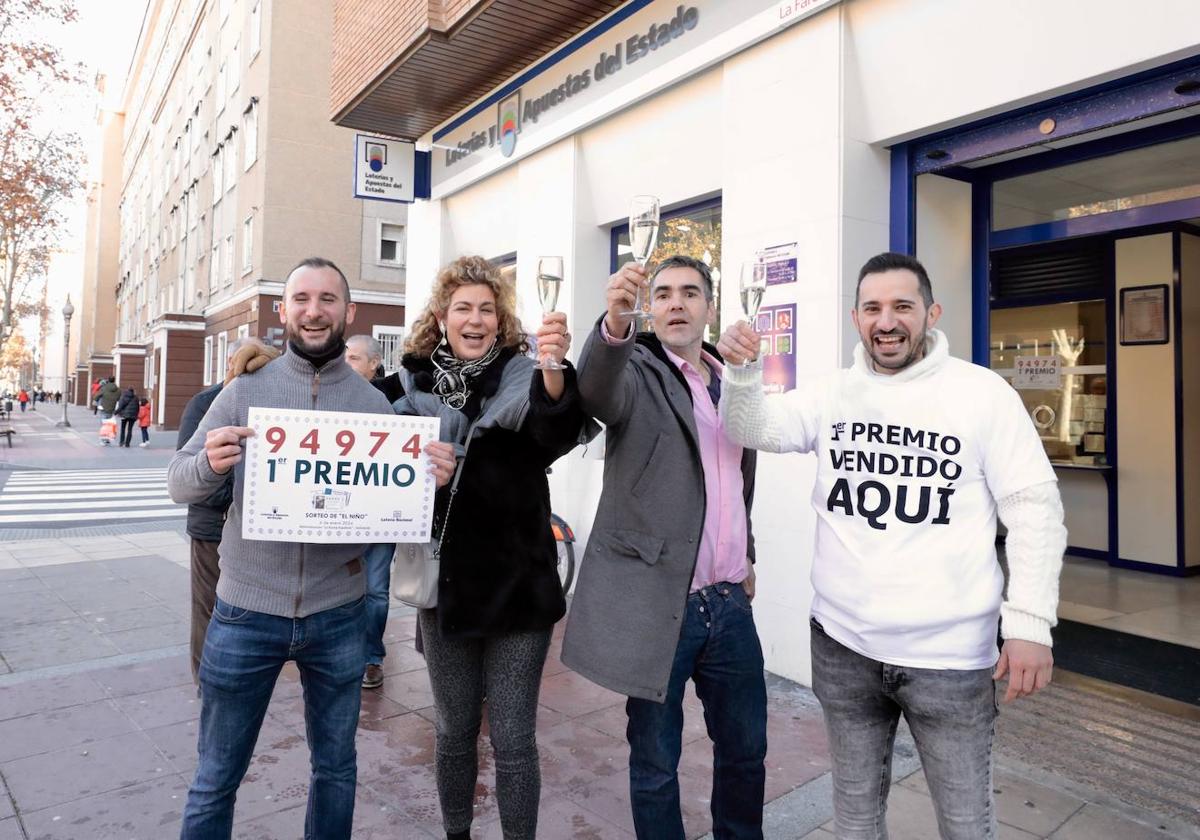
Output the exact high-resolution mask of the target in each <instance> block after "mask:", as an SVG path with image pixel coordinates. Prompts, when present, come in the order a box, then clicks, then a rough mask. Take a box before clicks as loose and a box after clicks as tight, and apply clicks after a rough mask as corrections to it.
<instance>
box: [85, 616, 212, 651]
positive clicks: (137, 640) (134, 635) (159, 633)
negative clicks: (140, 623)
mask: <svg viewBox="0 0 1200 840" xmlns="http://www.w3.org/2000/svg"><path fill="white" fill-rule="evenodd" d="M104 638H105V639H106V640H108V641H110V642H112V643H113V644H114V645H116V646H117V648H118V650H120V651H121V653H140V652H142V651H147V650H162V649H163V648H172V647H175V646H176V645H183V644H187V643H188V640H189V639H190V638H191V628H190V627H189V626H188V624H187V623H185V622H184V621H183V620H182V619H175V620H174V621H173V622H171V623H170V624H160V625H159V626H157V627H135V628H133V629H132V630H119V631H117V632H116V633H105V634H104Z"/></svg>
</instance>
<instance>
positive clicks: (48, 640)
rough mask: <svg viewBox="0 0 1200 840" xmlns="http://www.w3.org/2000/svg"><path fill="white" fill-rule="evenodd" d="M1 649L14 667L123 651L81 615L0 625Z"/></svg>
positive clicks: (81, 659) (27, 667)
mask: <svg viewBox="0 0 1200 840" xmlns="http://www.w3.org/2000/svg"><path fill="white" fill-rule="evenodd" d="M0 653H2V654H3V655H4V658H5V660H6V661H7V662H8V664H9V665H10V666H12V669H13V670H14V671H28V670H33V669H36V668H45V667H49V666H52V665H63V664H68V663H72V662H85V661H89V660H93V659H102V658H104V657H106V656H115V655H117V654H118V653H120V651H119V650H118V649H117V646H116V645H114V644H113V643H112V642H109V641H107V640H106V639H105V638H104V637H102V636H101V635H100V634H99V633H96V632H95V631H93V630H92V628H91V627H89V626H88V625H87V624H86V622H84V621H83V620H82V619H79V618H72V619H65V620H62V621H53V622H46V623H45V624H30V625H25V626H21V627H11V628H0Z"/></svg>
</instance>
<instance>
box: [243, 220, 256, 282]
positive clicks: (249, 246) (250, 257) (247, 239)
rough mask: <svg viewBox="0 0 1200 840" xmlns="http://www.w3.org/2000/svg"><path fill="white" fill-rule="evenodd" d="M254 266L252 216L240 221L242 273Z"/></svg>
mask: <svg viewBox="0 0 1200 840" xmlns="http://www.w3.org/2000/svg"><path fill="white" fill-rule="evenodd" d="M252 268H254V216H253V215H250V216H247V217H246V219H245V221H243V222H242V274H245V273H246V272H248V271H250V270H251V269H252Z"/></svg>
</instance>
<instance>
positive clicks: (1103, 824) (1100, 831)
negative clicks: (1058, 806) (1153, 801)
mask: <svg viewBox="0 0 1200 840" xmlns="http://www.w3.org/2000/svg"><path fill="white" fill-rule="evenodd" d="M1172 836H1173V835H1172V832H1171V831H1170V829H1169V828H1167V827H1166V826H1165V825H1164V826H1161V827H1159V826H1157V825H1156V826H1147V825H1143V824H1141V823H1137V822H1134V821H1133V820H1130V819H1126V818H1125V817H1123V816H1121V815H1120V814H1117V813H1115V812H1113V811H1111V810H1109V809H1108V808H1103V807H1100V806H1098V805H1086V806H1084V807H1083V808H1082V809H1080V810H1079V811H1078V812H1077V813H1076V814H1075V815H1074V816H1072V817H1071V818H1070V819H1069V820H1067V822H1066V823H1065V824H1064V825H1063V826H1062V827H1061V828H1059V829H1058V830H1057V831H1055V832H1054V833H1053V834H1051V835H1050V840H1096V838H1099V837H1103V838H1109V837H1111V838H1114V840H1116V838H1120V840H1165V838H1168V837H1172Z"/></svg>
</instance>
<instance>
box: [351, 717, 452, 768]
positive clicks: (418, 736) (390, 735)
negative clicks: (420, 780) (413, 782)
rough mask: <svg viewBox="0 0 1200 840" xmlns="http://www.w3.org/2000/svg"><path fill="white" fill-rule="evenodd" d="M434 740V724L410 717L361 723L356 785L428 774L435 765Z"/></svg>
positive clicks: (423, 719)
mask: <svg viewBox="0 0 1200 840" xmlns="http://www.w3.org/2000/svg"><path fill="white" fill-rule="evenodd" d="M434 738H435V735H434V728H433V724H432V723H430V722H429V721H428V720H426V719H425V718H423V717H421V716H420V715H417V714H413V713H409V714H405V715H400V716H397V717H390V718H386V719H384V720H378V721H366V722H362V723H360V724H359V729H358V738H357V748H358V778H359V781H360V782H371V781H375V780H376V779H382V778H386V777H389V776H393V775H396V774H400V773H413V772H417V773H421V772H429V770H430V769H431V768H432V767H433V762H434Z"/></svg>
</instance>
